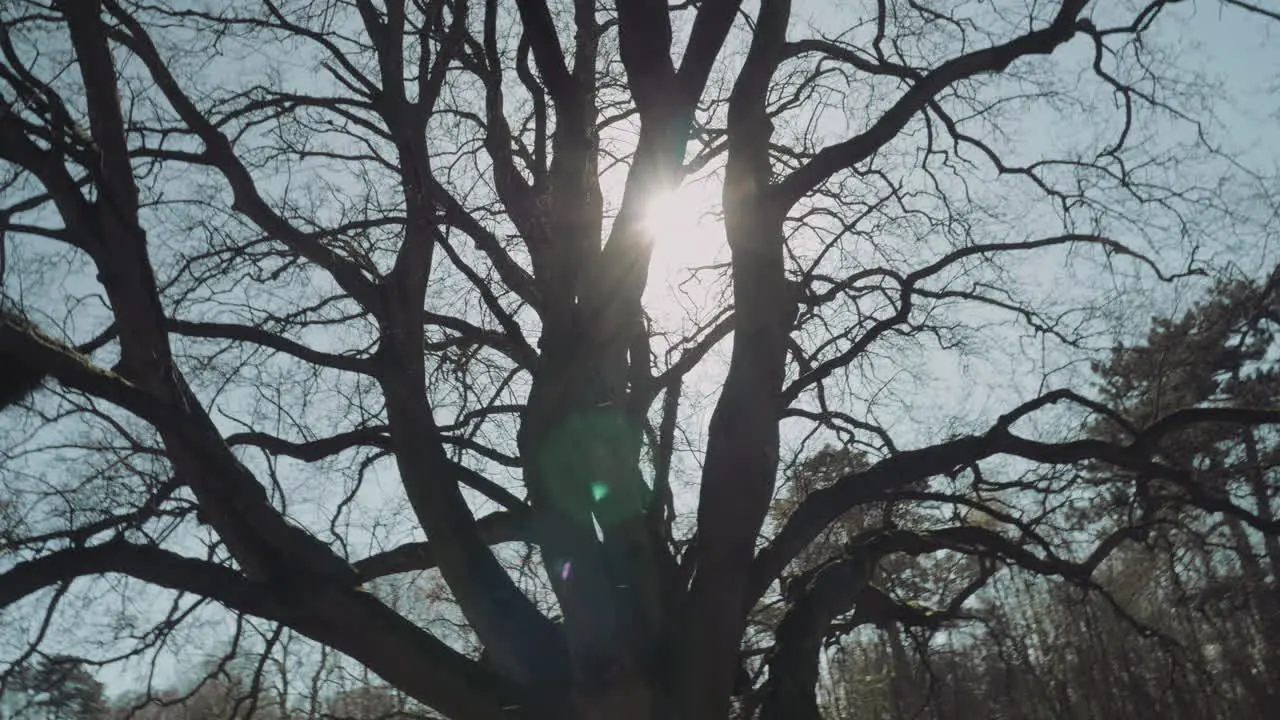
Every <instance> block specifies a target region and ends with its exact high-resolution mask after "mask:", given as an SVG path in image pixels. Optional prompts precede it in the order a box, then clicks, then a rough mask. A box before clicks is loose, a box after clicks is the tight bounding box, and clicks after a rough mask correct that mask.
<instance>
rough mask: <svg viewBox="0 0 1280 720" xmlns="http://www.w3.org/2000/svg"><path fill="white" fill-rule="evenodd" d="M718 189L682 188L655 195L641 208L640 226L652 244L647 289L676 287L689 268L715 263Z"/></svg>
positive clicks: (719, 232)
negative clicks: (659, 286)
mask: <svg viewBox="0 0 1280 720" xmlns="http://www.w3.org/2000/svg"><path fill="white" fill-rule="evenodd" d="M719 195H720V193H719V187H718V186H715V185H713V183H711V182H700V183H694V184H689V185H685V186H683V187H681V188H679V189H678V190H675V191H669V192H663V193H659V194H657V195H655V196H654V197H653V198H651V199H650V200H649V202H648V203H646V204H645V207H644V211H643V213H642V215H641V218H640V223H641V226H642V227H643V229H644V231H645V233H646V234H647V235H648V236H649V237H650V239H651V241H652V242H653V260H652V262H651V263H650V266H649V269H650V273H649V274H650V286H653V285H654V284H655V282H656V283H658V284H661V285H666V284H679V283H681V282H683V281H684V280H687V279H688V271H689V270H690V268H694V267H698V266H702V265H708V264H710V263H713V262H715V259H716V256H717V254H718V253H719V251H720V249H721V248H723V247H724V229H723V227H722V225H721V222H720V217H719V209H720V197H719Z"/></svg>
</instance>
